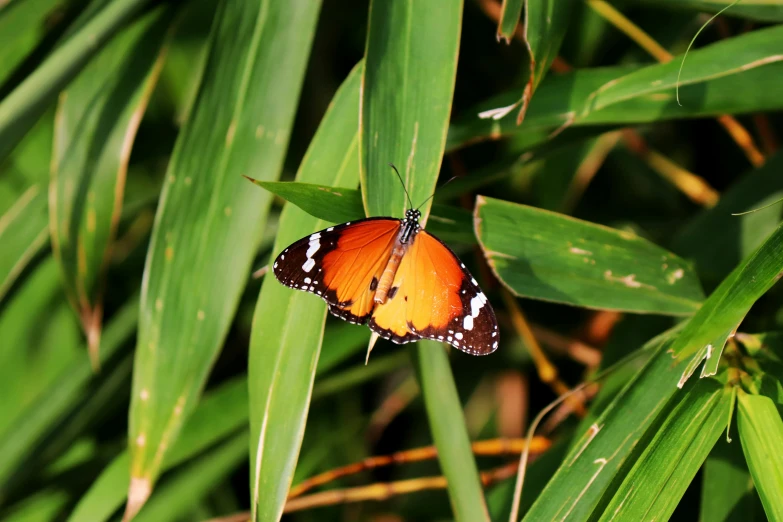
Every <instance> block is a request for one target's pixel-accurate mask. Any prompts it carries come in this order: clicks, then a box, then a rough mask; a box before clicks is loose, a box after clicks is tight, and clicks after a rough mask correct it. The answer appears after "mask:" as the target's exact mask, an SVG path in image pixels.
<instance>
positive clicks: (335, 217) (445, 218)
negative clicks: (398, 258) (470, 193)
mask: <svg viewBox="0 0 783 522" xmlns="http://www.w3.org/2000/svg"><path fill="white" fill-rule="evenodd" d="M254 182H255V183H256V184H257V185H259V186H261V187H263V188H265V189H266V190H268V191H270V192H272V193H274V194H277V195H278V196H280V197H281V198H283V199H285V200H286V201H289V202H291V203H293V204H294V205H296V206H297V207H299V208H301V209H302V210H304V211H305V212H307V213H308V214H310V215H311V216H314V217H317V218H318V219H321V220H323V221H325V222H326V223H332V224H333V223H345V222H348V221H354V220H357V219H361V218H363V217H364V208H363V206H362V195H361V192H359V191H358V190H356V189H348V188H341V187H330V186H328V185H319V184H314V183H299V182H293V183H292V182H285V181H255V180H254ZM470 221H471V215H470V212H469V211H467V210H465V209H462V208H458V207H454V206H450V205H439V204H437V203H436V204H434V205H433V206H432V214H431V215H430V220H429V223H428V225H427V231H428V232H431V233H433V234H435V235H436V236H438V237H439V238H440V239H442V240H444V241H458V242H461V243H475V236H474V235H473V231H472V230H471V224H470Z"/></svg>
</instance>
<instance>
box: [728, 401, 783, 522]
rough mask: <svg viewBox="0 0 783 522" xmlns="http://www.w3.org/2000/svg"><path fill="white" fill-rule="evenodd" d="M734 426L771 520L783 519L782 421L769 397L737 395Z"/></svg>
mask: <svg viewBox="0 0 783 522" xmlns="http://www.w3.org/2000/svg"><path fill="white" fill-rule="evenodd" d="M738 402H739V408H738V409H737V427H738V428H739V436H740V441H742V451H743V452H744V453H745V459H746V460H747V461H748V468H749V469H750V474H751V476H752V477H753V482H754V483H755V484H756V490H757V491H758V493H759V497H760V498H761V503H762V504H763V505H764V511H765V512H766V513H767V517H769V519H770V520H775V521H779V520H783V496H781V491H783V455H781V453H780V448H781V447H783V420H781V418H780V412H779V411H778V408H777V407H776V406H775V403H774V402H773V401H772V399H770V398H769V397H764V396H758V395H749V394H747V393H745V392H742V391H740V393H739V395H738Z"/></svg>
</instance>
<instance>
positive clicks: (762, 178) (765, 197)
mask: <svg viewBox="0 0 783 522" xmlns="http://www.w3.org/2000/svg"><path fill="white" fill-rule="evenodd" d="M781 169H783V154H777V155H775V156H773V157H772V158H770V159H769V160H767V162H766V163H765V164H764V166H762V167H760V168H758V169H754V170H752V171H750V172H746V173H745V174H743V175H742V176H740V177H739V179H738V181H737V182H736V183H735V184H734V185H733V186H731V187H730V188H729V189H728V190H726V191H725V192H723V193H722V194H721V198H720V201H719V202H718V204H717V205H715V207H713V208H711V209H707V210H704V211H703V212H701V213H700V214H699V215H697V216H696V217H695V218H694V219H693V220H692V221H691V222H690V223H687V224H686V225H685V226H684V227H683V228H682V229H680V233H679V234H678V235H677V237H676V238H675V240H674V243H673V246H672V249H673V250H674V251H675V252H677V253H678V254H680V255H681V256H683V257H685V258H687V259H689V260H693V262H694V264H695V265H696V269H697V271H698V272H699V275H700V276H701V277H702V279H706V280H708V281H716V280H720V279H722V278H723V277H725V276H726V274H728V273H729V272H731V270H732V268H734V267H735V266H737V263H739V262H740V260H741V259H743V258H744V257H746V256H747V255H749V254H750V253H751V252H753V251H754V250H755V249H756V248H758V246H759V245H760V244H761V243H762V242H764V240H765V239H766V238H767V237H769V235H770V234H772V233H773V232H774V231H775V229H776V228H777V226H778V224H779V223H780V221H781V213H783V204H780V205H773V206H771V207H769V208H765V209H763V210H759V211H758V212H753V213H750V214H745V215H743V216H733V215H732V214H737V213H740V212H746V211H749V210H754V209H759V208H761V207H764V206H766V205H768V204H770V203H773V202H774V201H777V200H779V199H780V198H781V197H783V179H781V176H780V175H779V174H780V172H781Z"/></svg>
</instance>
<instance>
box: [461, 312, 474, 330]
mask: <svg viewBox="0 0 783 522" xmlns="http://www.w3.org/2000/svg"><path fill="white" fill-rule="evenodd" d="M462 327H463V328H465V330H472V329H473V316H472V315H466V316H465V321H464V322H463V323H462Z"/></svg>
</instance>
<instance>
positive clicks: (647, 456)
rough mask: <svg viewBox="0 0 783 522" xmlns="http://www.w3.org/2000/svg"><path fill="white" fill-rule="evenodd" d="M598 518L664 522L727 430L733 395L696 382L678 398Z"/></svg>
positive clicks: (709, 382) (707, 381)
mask: <svg viewBox="0 0 783 522" xmlns="http://www.w3.org/2000/svg"><path fill="white" fill-rule="evenodd" d="M675 400H676V405H674V407H673V408H671V409H670V410H669V412H668V415H667V416H666V418H665V419H664V420H663V423H662V425H661V427H660V428H659V429H658V430H657V432H656V433H655V435H654V436H653V439H652V441H650V443H649V444H648V445H647V447H646V448H645V449H644V451H643V452H642V455H641V456H640V457H639V459H638V460H637V461H636V464H635V465H634V467H633V468H632V469H631V470H630V471H629V472H628V473H627V474H626V475H625V476H624V477H623V482H622V484H621V485H620V487H619V488H618V489H617V491H616V492H615V493H614V494H613V496H612V498H611V500H610V501H609V503H608V505H607V506H606V507H605V508H604V512H603V515H602V516H601V518H600V519H599V520H668V519H669V517H671V514H672V513H673V512H674V509H675V508H676V507H677V504H678V503H679V502H680V499H681V498H682V496H683V495H684V494H685V490H686V489H688V486H689V485H690V483H691V481H692V480H693V477H695V476H696V473H697V472H698V471H699V468H701V465H702V463H703V462H704V459H706V458H707V455H708V454H709V452H710V450H711V449H712V447H713V446H714V445H715V442H716V441H717V440H718V438H719V437H720V435H721V433H722V432H723V430H724V429H725V427H726V419H727V418H728V406H729V403H730V402H731V400H732V398H731V391H730V390H728V389H725V388H724V387H723V386H721V385H720V383H718V382H717V381H715V380H712V379H704V380H700V381H698V382H697V383H696V384H695V385H694V386H693V387H692V388H691V389H689V390H688V391H687V392H686V393H683V394H680V395H678V396H677V397H676V398H675Z"/></svg>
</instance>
